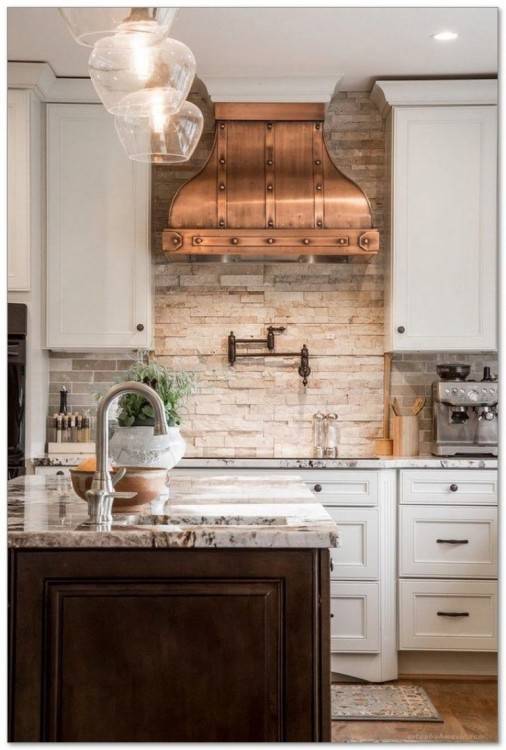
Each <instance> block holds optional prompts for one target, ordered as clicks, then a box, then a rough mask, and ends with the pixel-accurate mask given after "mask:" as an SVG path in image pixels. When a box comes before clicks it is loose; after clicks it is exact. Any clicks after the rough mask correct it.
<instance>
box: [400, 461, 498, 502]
mask: <svg viewBox="0 0 506 750" xmlns="http://www.w3.org/2000/svg"><path fill="white" fill-rule="evenodd" d="M400 474H401V477H400V502H401V503H421V504H422V505H431V504H441V505H448V504H450V503H451V504H453V505H496V504H497V471H496V470H495V469H478V470H477V471H474V470H471V471H469V470H467V469H421V470H418V469H406V470H404V471H401V473H400Z"/></svg>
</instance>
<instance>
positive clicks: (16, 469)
mask: <svg viewBox="0 0 506 750" xmlns="http://www.w3.org/2000/svg"><path fill="white" fill-rule="evenodd" d="M7 320H8V322H7V330H8V359H7V368H8V371H7V394H8V396H7V435H8V457H7V475H8V478H9V479H13V478H14V477H19V476H21V475H22V474H24V473H25V407H26V321H27V307H26V305H21V304H17V303H9V305H8V318H7Z"/></svg>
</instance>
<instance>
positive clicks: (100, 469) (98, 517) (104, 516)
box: [86, 380, 169, 527]
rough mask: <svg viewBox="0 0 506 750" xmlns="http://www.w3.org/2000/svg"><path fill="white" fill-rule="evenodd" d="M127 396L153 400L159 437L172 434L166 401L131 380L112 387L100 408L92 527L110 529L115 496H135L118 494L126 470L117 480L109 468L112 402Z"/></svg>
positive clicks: (89, 493) (90, 499) (91, 495)
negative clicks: (118, 483)
mask: <svg viewBox="0 0 506 750" xmlns="http://www.w3.org/2000/svg"><path fill="white" fill-rule="evenodd" d="M124 393H138V394H139V395H140V396H144V398H145V399H146V400H147V401H149V403H150V404H151V406H152V407H153V410H154V412H155V427H154V434H155V435H166V434H167V433H168V431H169V428H168V425H167V420H166V418H165V409H164V407H163V401H162V399H161V398H160V396H159V395H158V393H157V392H156V391H155V390H154V389H153V388H151V387H150V386H149V385H145V384H144V383H137V382H136V381H135V380H129V381H127V382H126V383H120V384H119V385H114V386H113V387H112V388H110V389H109V390H108V391H107V393H106V394H105V395H104V396H103V397H102V399H101V400H100V403H99V405H98V409H97V443H96V461H97V463H96V471H95V474H94V476H93V480H92V483H91V488H90V489H89V490H88V491H87V493H86V499H87V502H88V521H87V524H88V525H92V526H104V527H106V526H108V525H110V524H111V522H112V504H113V501H114V498H115V497H123V498H127V497H128V498H130V497H135V495H136V493H135V492H114V485H115V484H117V482H119V480H120V479H121V478H122V477H123V476H124V475H125V472H126V469H123V470H121V469H120V471H118V472H116V475H115V477H114V480H113V479H112V478H111V474H110V472H109V471H108V469H107V459H108V456H109V409H110V406H111V404H112V402H113V401H114V400H115V399H116V398H118V396H122V395H123V394H124Z"/></svg>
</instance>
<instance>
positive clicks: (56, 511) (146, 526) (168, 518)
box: [8, 472, 338, 548]
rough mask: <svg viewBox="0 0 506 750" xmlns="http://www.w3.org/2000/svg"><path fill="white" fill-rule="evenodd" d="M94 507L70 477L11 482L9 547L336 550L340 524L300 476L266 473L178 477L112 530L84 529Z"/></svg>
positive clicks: (173, 478)
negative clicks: (79, 494) (161, 494)
mask: <svg viewBox="0 0 506 750" xmlns="http://www.w3.org/2000/svg"><path fill="white" fill-rule="evenodd" d="M86 517H87V505H86V503H85V502H84V501H83V500H81V499H80V498H79V497H77V495H75V493H74V491H73V489H72V485H71V483H70V481H69V480H68V479H65V478H62V477H54V476H50V477H47V476H33V475H29V476H24V477H18V478H16V479H12V480H11V481H10V482H8V543H9V547H30V548H47V547H65V548H69V547H80V548H86V547H90V548H93V547H132V548H134V547H143V548H146V547H155V548H163V547H229V548H230V547H241V548H272V547H278V548H290V547H292V548H300V547H306V548H316V547H320V548H328V547H335V546H337V540H338V529H337V526H336V524H335V523H334V521H333V520H332V518H331V517H330V516H329V514H328V513H327V511H326V510H325V509H324V508H323V506H322V505H320V503H318V502H317V501H316V500H315V498H314V496H313V495H312V493H311V492H310V491H309V490H308V489H307V488H306V486H305V485H304V484H303V483H302V481H301V479H300V478H299V477H298V476H297V475H294V474H289V475H284V476H283V477H279V478H273V477H271V476H269V477H266V478H265V479H264V478H258V477H237V476H234V475H233V474H230V476H228V472H227V476H225V477H223V476H220V477H215V478H213V477H211V478H209V477H202V478H200V477H197V478H193V477H192V478H190V479H188V478H183V477H177V476H174V475H171V478H170V487H169V495H168V498H164V499H160V500H158V501H155V502H153V503H151V506H147V507H146V509H145V513H144V514H142V515H140V514H137V515H136V516H120V515H118V516H116V518H115V520H114V521H113V524H112V526H111V528H110V529H108V530H104V531H102V530H100V531H99V530H97V529H94V528H91V527H86V526H83V523H84V521H85V520H86Z"/></svg>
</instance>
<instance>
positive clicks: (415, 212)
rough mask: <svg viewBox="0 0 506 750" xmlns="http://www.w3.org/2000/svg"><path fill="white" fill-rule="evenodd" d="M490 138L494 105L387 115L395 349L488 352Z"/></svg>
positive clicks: (492, 313) (492, 341)
mask: <svg viewBox="0 0 506 750" xmlns="http://www.w3.org/2000/svg"><path fill="white" fill-rule="evenodd" d="M496 139H497V136H496V107H402V108H396V109H395V111H394V116H393V219H392V242H393V254H392V263H393V269H392V270H393V273H392V289H393V292H392V300H393V306H392V320H391V325H392V331H391V338H392V344H393V347H392V348H393V349H394V350H403V349H404V350H409V349H417V350H437V349H443V350H451V349H456V350H460V351H463V350H466V349H468V350H472V349H494V348H495V347H496V334H495V317H496V302H495V299H496V295H495V287H496V171H497V161H496V160H497V155H496V149H497V145H496ZM399 327H403V328H404V329H405V331H404V332H399V331H398V328H399Z"/></svg>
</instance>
